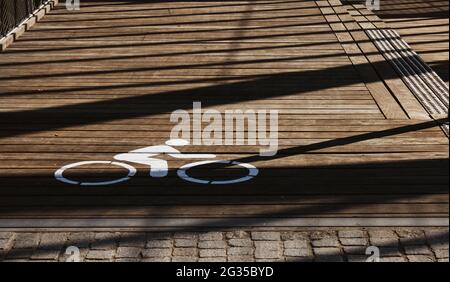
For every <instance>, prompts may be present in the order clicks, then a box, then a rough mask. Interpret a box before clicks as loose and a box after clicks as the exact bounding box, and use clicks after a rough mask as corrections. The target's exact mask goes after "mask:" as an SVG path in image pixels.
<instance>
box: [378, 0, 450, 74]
mask: <svg viewBox="0 0 450 282" xmlns="http://www.w3.org/2000/svg"><path fill="white" fill-rule="evenodd" d="M448 10H449V4H448V1H444V0H383V4H382V5H381V10H380V11H377V12H376V14H377V15H378V16H380V17H381V18H382V19H383V20H384V21H385V22H386V23H387V24H388V25H389V26H390V27H392V28H394V29H395V30H397V31H398V32H399V33H400V35H401V36H402V37H403V39H405V40H406V41H407V42H408V43H410V44H411V45H412V47H413V48H414V50H415V51H417V52H418V53H419V54H420V55H421V57H422V58H423V59H424V60H425V61H426V62H427V63H428V64H429V65H430V66H431V67H433V69H435V71H436V72H437V73H438V74H439V75H440V76H441V77H442V79H444V80H445V81H446V82H447V83H448V68H449V64H448V56H449V55H448V51H449V50H448V44H449V28H448V27H449V11H448Z"/></svg>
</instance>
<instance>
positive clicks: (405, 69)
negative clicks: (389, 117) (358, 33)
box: [366, 29, 449, 136]
mask: <svg viewBox="0 0 450 282" xmlns="http://www.w3.org/2000/svg"><path fill="white" fill-rule="evenodd" d="M366 33H367V35H368V36H369V37H370V39H371V40H372V41H373V42H374V44H375V45H376V46H377V48H378V50H379V51H380V52H381V53H382V54H383V56H384V57H385V59H386V60H387V61H388V62H389V63H390V64H391V65H392V67H393V68H394V69H395V71H396V72H397V73H398V74H399V75H400V77H401V78H402V80H403V81H404V82H405V84H406V85H407V86H408V88H409V89H410V90H411V92H412V93H413V94H414V95H415V96H416V98H417V99H418V100H419V102H420V103H421V104H422V105H423V107H424V108H425V109H426V110H427V112H428V113H429V114H430V115H432V116H439V115H448V106H449V87H448V86H447V84H446V83H445V82H444V81H443V80H442V79H441V78H440V77H439V76H438V75H437V74H436V72H434V71H433V70H432V69H431V68H430V67H429V66H428V65H427V64H426V63H425V62H424V61H423V60H422V58H421V57H420V56H419V55H418V54H417V53H416V52H415V51H413V50H412V49H411V47H410V46H409V45H408V43H406V42H405V41H404V40H403V39H401V37H400V35H399V34H398V33H397V31H395V30H392V29H369V30H366ZM443 129H444V131H445V133H446V134H447V136H449V124H448V122H447V124H445V125H444V126H443Z"/></svg>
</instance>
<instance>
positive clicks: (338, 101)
mask: <svg viewBox="0 0 450 282" xmlns="http://www.w3.org/2000/svg"><path fill="white" fill-rule="evenodd" d="M194 101H200V102H202V106H203V108H204V109H217V110H220V111H224V110H227V109H277V110H279V112H280V117H279V130H280V132H279V144H280V150H279V152H278V154H277V155H275V156H273V157H260V156H259V155H258V153H259V149H260V147H258V146H252V145H244V146H217V145H216V146H193V145H190V146H187V147H185V148H183V152H191V153H192V152H195V153H214V154H217V156H218V159H221V160H235V161H240V162H245V163H251V164H252V165H254V166H256V167H257V168H258V169H259V175H258V176H257V177H255V178H254V179H253V180H251V181H248V182H245V183H241V184H232V185H231V184H230V185H223V186H222V185H201V184H193V183H189V182H186V181H182V180H181V179H179V178H178V177H177V176H176V169H177V168H178V167H180V166H182V165H184V164H186V163H189V162H190V161H186V160H177V159H171V158H170V157H167V159H168V160H169V164H170V169H171V171H170V173H169V176H168V177H166V178H159V179H157V178H150V177H149V176H148V169H147V170H146V168H145V166H138V173H137V175H136V176H135V177H133V179H131V180H130V181H128V182H124V183H122V184H116V185H113V186H109V187H80V186H76V185H69V184H64V183H61V182H58V181H56V180H55V179H54V176H53V174H54V172H55V171H56V170H57V169H58V168H60V167H62V166H64V165H67V164H70V163H74V162H78V161H85V160H112V159H113V156H114V155H116V154H119V153H125V152H128V151H131V150H135V149H138V148H142V147H146V146H151V145H160V144H164V142H165V141H166V140H167V139H168V138H169V134H170V131H171V129H172V127H173V126H174V124H173V123H171V122H170V119H169V117H170V114H171V113H172V112H173V111H175V110H177V109H185V110H190V109H192V103H193V102H194ZM448 142H449V140H448V138H447V137H446V136H445V134H444V133H443V132H442V130H441V128H440V127H439V125H438V124H437V122H436V121H435V120H432V119H431V118H430V117H429V116H428V115H427V114H426V111H425V110H424V109H423V108H422V107H421V106H420V104H419V103H418V102H417V101H416V99H415V98H414V96H413V95H412V94H411V93H410V92H409V90H408V89H407V87H406V86H405V85H404V84H403V83H402V81H401V79H399V78H398V77H397V75H396V74H395V72H394V71H393V70H392V69H391V68H390V66H389V64H387V62H385V61H384V59H383V57H382V56H381V55H379V54H378V53H377V52H376V48H375V46H373V44H372V43H371V42H370V41H369V40H368V39H367V38H366V37H365V35H364V32H362V31H361V30H359V29H358V28H357V25H356V24H355V23H354V22H352V19H351V16H350V15H349V14H348V13H346V11H345V8H343V6H341V5H340V2H339V1H336V0H331V1H307V0H259V1H240V0H239V1H167V2H166V1H154V2H153V1H112V0H109V1H99V0H97V1H87V0H85V1H82V8H81V10H80V11H77V12H70V11H67V10H65V9H64V7H63V5H60V6H58V7H57V8H56V9H55V10H53V11H52V12H51V13H50V14H48V15H47V16H45V17H44V19H43V20H42V21H41V22H40V23H38V24H37V25H35V26H34V27H33V28H32V29H31V30H30V31H29V32H27V33H25V35H23V36H22V37H20V39H19V40H17V42H15V43H14V44H13V45H12V46H10V47H9V48H8V49H7V50H6V52H4V53H1V54H0V227H1V226H3V227H4V226H9V227H14V226H25V225H27V224H29V225H30V226H35V227H36V226H39V225H36V222H34V221H27V220H29V219H50V220H53V221H49V222H54V224H55V225H57V224H62V225H64V223H65V222H69V219H76V220H77V221H74V223H73V224H72V225H71V226H72V227H74V226H76V225H79V226H84V223H83V222H84V221H86V222H87V221H88V220H89V219H99V218H101V219H103V220H104V221H103V223H104V222H107V221H105V220H106V219H108V220H111V221H110V222H114V223H111V225H114V226H120V224H123V222H133V220H136V222H137V223H136V225H140V226H147V227H154V226H166V225H167V226H170V225H171V222H173V225H176V226H178V227H182V226H183V227H192V225H195V226H205V225H210V226H233V225H240V224H241V225H251V226H268V225H277V226H284V225H294V226H297V225H302V224H304V225H367V226H368V225H402V224H404V225H433V224H435V225H438V224H439V223H442V222H445V220H446V218H448V169H449V162H448V156H449V155H448ZM240 173H242V171H241V170H238V169H231V168H228V169H226V170H225V168H219V167H214V168H209V169H208V170H207V169H203V170H201V169H199V170H198V171H197V172H196V175H198V177H203V178H208V177H210V178H211V177H224V176H225V177H227V176H229V175H234V174H236V175H240ZM72 175H73V176H74V177H79V178H80V179H81V178H83V179H92V178H96V179H97V178H98V177H100V178H101V179H105V180H107V179H111V178H117V177H118V175H119V177H120V176H123V175H124V171H123V170H119V169H115V168H114V167H111V166H109V165H102V166H99V165H96V166H92V167H88V166H84V167H83V169H78V170H76V173H75V172H73V174H72ZM19 218H20V219H21V220H17V219H19ZM55 219H59V220H60V221H56V220H55ZM119 219H124V221H121V222H122V223H117V222H115V221H114V220H119ZM285 219H289V220H290V221H289V220H288V221H283V220H285ZM139 220H141V221H139ZM177 220H178V221H177ZM183 220H184V221H183ZM389 220H392V221H389ZM41 222H44V221H41ZM92 224H94V225H95V224H99V225H101V224H102V223H101V222H100V221H95V223H92ZM447 224H448V219H447ZM43 225H45V224H43ZM125 225H126V224H125ZM45 226H47V227H49V226H50V225H49V224H47V225H45Z"/></svg>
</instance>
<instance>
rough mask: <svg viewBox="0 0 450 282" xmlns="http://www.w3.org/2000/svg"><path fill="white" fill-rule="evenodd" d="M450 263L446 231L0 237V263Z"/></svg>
mask: <svg viewBox="0 0 450 282" xmlns="http://www.w3.org/2000/svg"><path fill="white" fill-rule="evenodd" d="M369 246H376V247H378V248H379V250H380V255H381V257H380V261H381V262H408V261H409V262H448V260H449V259H448V257H449V250H448V228H398V229H396V228H371V229H361V228H345V229H332V228H330V229H329V230H318V231H314V230H291V231H286V230H284V231H281V232H275V231H252V230H234V231H226V232H219V231H211V232H115V231H111V232H93V231H91V232H47V233H39V232H1V231H0V261H16V262H19V261H39V262H44V261H61V262H63V261H66V260H68V259H69V258H70V255H71V253H70V252H68V253H67V254H66V250H67V249H68V248H69V247H72V248H73V247H77V248H79V251H80V260H81V261H87V262H90V261H116V262H138V261H139V262H170V261H173V262H226V261H228V262H254V261H256V262H284V261H287V262H306V261H316V262H322V261H325V262H328V261H332V262H343V261H348V262H365V261H366V260H367V258H368V256H367V255H366V249H367V247H369Z"/></svg>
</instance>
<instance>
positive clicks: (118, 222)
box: [0, 218, 449, 229]
mask: <svg viewBox="0 0 450 282" xmlns="http://www.w3.org/2000/svg"><path fill="white" fill-rule="evenodd" d="M419 226H420V227H448V226H449V219H448V218H91V219H83V218H78V219H77V218H48V219H47V218H44V219H34V218H20V219H0V229H6V228H8V229H42V228H213V227H419Z"/></svg>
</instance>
